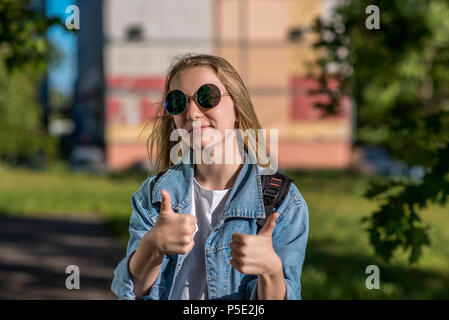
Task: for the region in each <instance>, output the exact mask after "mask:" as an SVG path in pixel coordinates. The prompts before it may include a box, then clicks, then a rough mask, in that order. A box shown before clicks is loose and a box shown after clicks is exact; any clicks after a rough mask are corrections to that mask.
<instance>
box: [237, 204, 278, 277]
mask: <svg viewBox="0 0 449 320" xmlns="http://www.w3.org/2000/svg"><path fill="white" fill-rule="evenodd" d="M278 217H279V214H278V213H277V212H274V213H273V214H271V215H270V216H269V217H268V219H267V221H266V222H265V225H264V226H263V228H262V229H261V230H260V231H259V233H258V234H257V235H248V234H244V233H234V234H233V235H232V241H231V261H230V263H231V265H232V266H233V267H234V268H235V269H237V270H238V271H240V272H241V273H245V274H252V275H268V274H273V273H275V272H277V270H279V268H280V267H281V268H282V262H281V260H280V258H279V256H278V255H277V254H276V252H275V251H274V249H273V243H272V235H273V229H274V227H275V226H276V219H277V218H278Z"/></svg>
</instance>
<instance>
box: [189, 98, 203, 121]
mask: <svg viewBox="0 0 449 320" xmlns="http://www.w3.org/2000/svg"><path fill="white" fill-rule="evenodd" d="M186 111H187V120H195V119H198V118H201V117H202V116H203V111H202V110H201V108H200V107H198V105H197V104H196V101H195V97H188V98H187V110H186Z"/></svg>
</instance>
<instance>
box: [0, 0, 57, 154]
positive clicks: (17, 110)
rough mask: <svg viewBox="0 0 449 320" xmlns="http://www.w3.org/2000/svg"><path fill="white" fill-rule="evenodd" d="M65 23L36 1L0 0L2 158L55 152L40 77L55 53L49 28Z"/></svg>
mask: <svg viewBox="0 0 449 320" xmlns="http://www.w3.org/2000/svg"><path fill="white" fill-rule="evenodd" d="M55 24H61V22H60V20H59V19H56V18H54V19H53V18H52V19H49V18H47V17H46V16H45V14H44V13H43V12H40V11H37V10H35V9H34V8H32V7H31V6H30V1H29V0H2V1H0V137H1V139H0V159H7V160H12V161H14V162H22V161H26V160H28V159H30V158H33V157H35V156H36V155H37V154H39V153H40V154H46V155H53V154H54V153H55V151H56V141H55V140H54V139H53V138H52V137H51V136H49V135H48V133H47V131H46V129H45V127H44V125H43V118H42V116H43V115H42V108H40V107H39V104H38V88H39V83H40V81H41V80H42V77H43V75H44V74H45V69H46V65H47V63H48V61H49V60H50V58H51V53H52V52H54V51H52V50H51V45H50V43H49V42H48V41H47V39H46V31H47V29H48V28H49V27H50V26H52V25H55Z"/></svg>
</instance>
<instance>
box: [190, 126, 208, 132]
mask: <svg viewBox="0 0 449 320" xmlns="http://www.w3.org/2000/svg"><path fill="white" fill-rule="evenodd" d="M206 128H210V126H201V131H204V129H206ZM193 129H194V128H191V129H190V130H189V133H191V132H192V131H193ZM197 129H200V128H197Z"/></svg>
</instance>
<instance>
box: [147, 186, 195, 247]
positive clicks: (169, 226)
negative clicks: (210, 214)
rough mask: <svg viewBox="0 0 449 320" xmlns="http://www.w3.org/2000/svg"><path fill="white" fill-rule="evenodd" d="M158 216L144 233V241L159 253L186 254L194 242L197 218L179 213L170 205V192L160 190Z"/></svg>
mask: <svg viewBox="0 0 449 320" xmlns="http://www.w3.org/2000/svg"><path fill="white" fill-rule="evenodd" d="M161 194H162V203H161V209H160V211H159V218H158V219H157V221H156V224H155V225H154V227H153V228H152V229H151V230H150V231H149V232H147V233H146V234H145V236H144V238H145V239H144V241H146V242H147V243H150V244H151V248H152V249H153V250H156V252H158V253H159V254H161V255H163V254H186V253H188V252H189V251H190V250H192V248H193V246H194V245H195V242H194V241H193V238H194V236H195V231H196V223H197V219H196V217H195V216H193V215H191V214H179V213H176V212H174V211H173V209H172V207H171V202H170V201H171V198H170V194H169V193H168V192H167V191H166V190H162V192H161Z"/></svg>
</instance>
